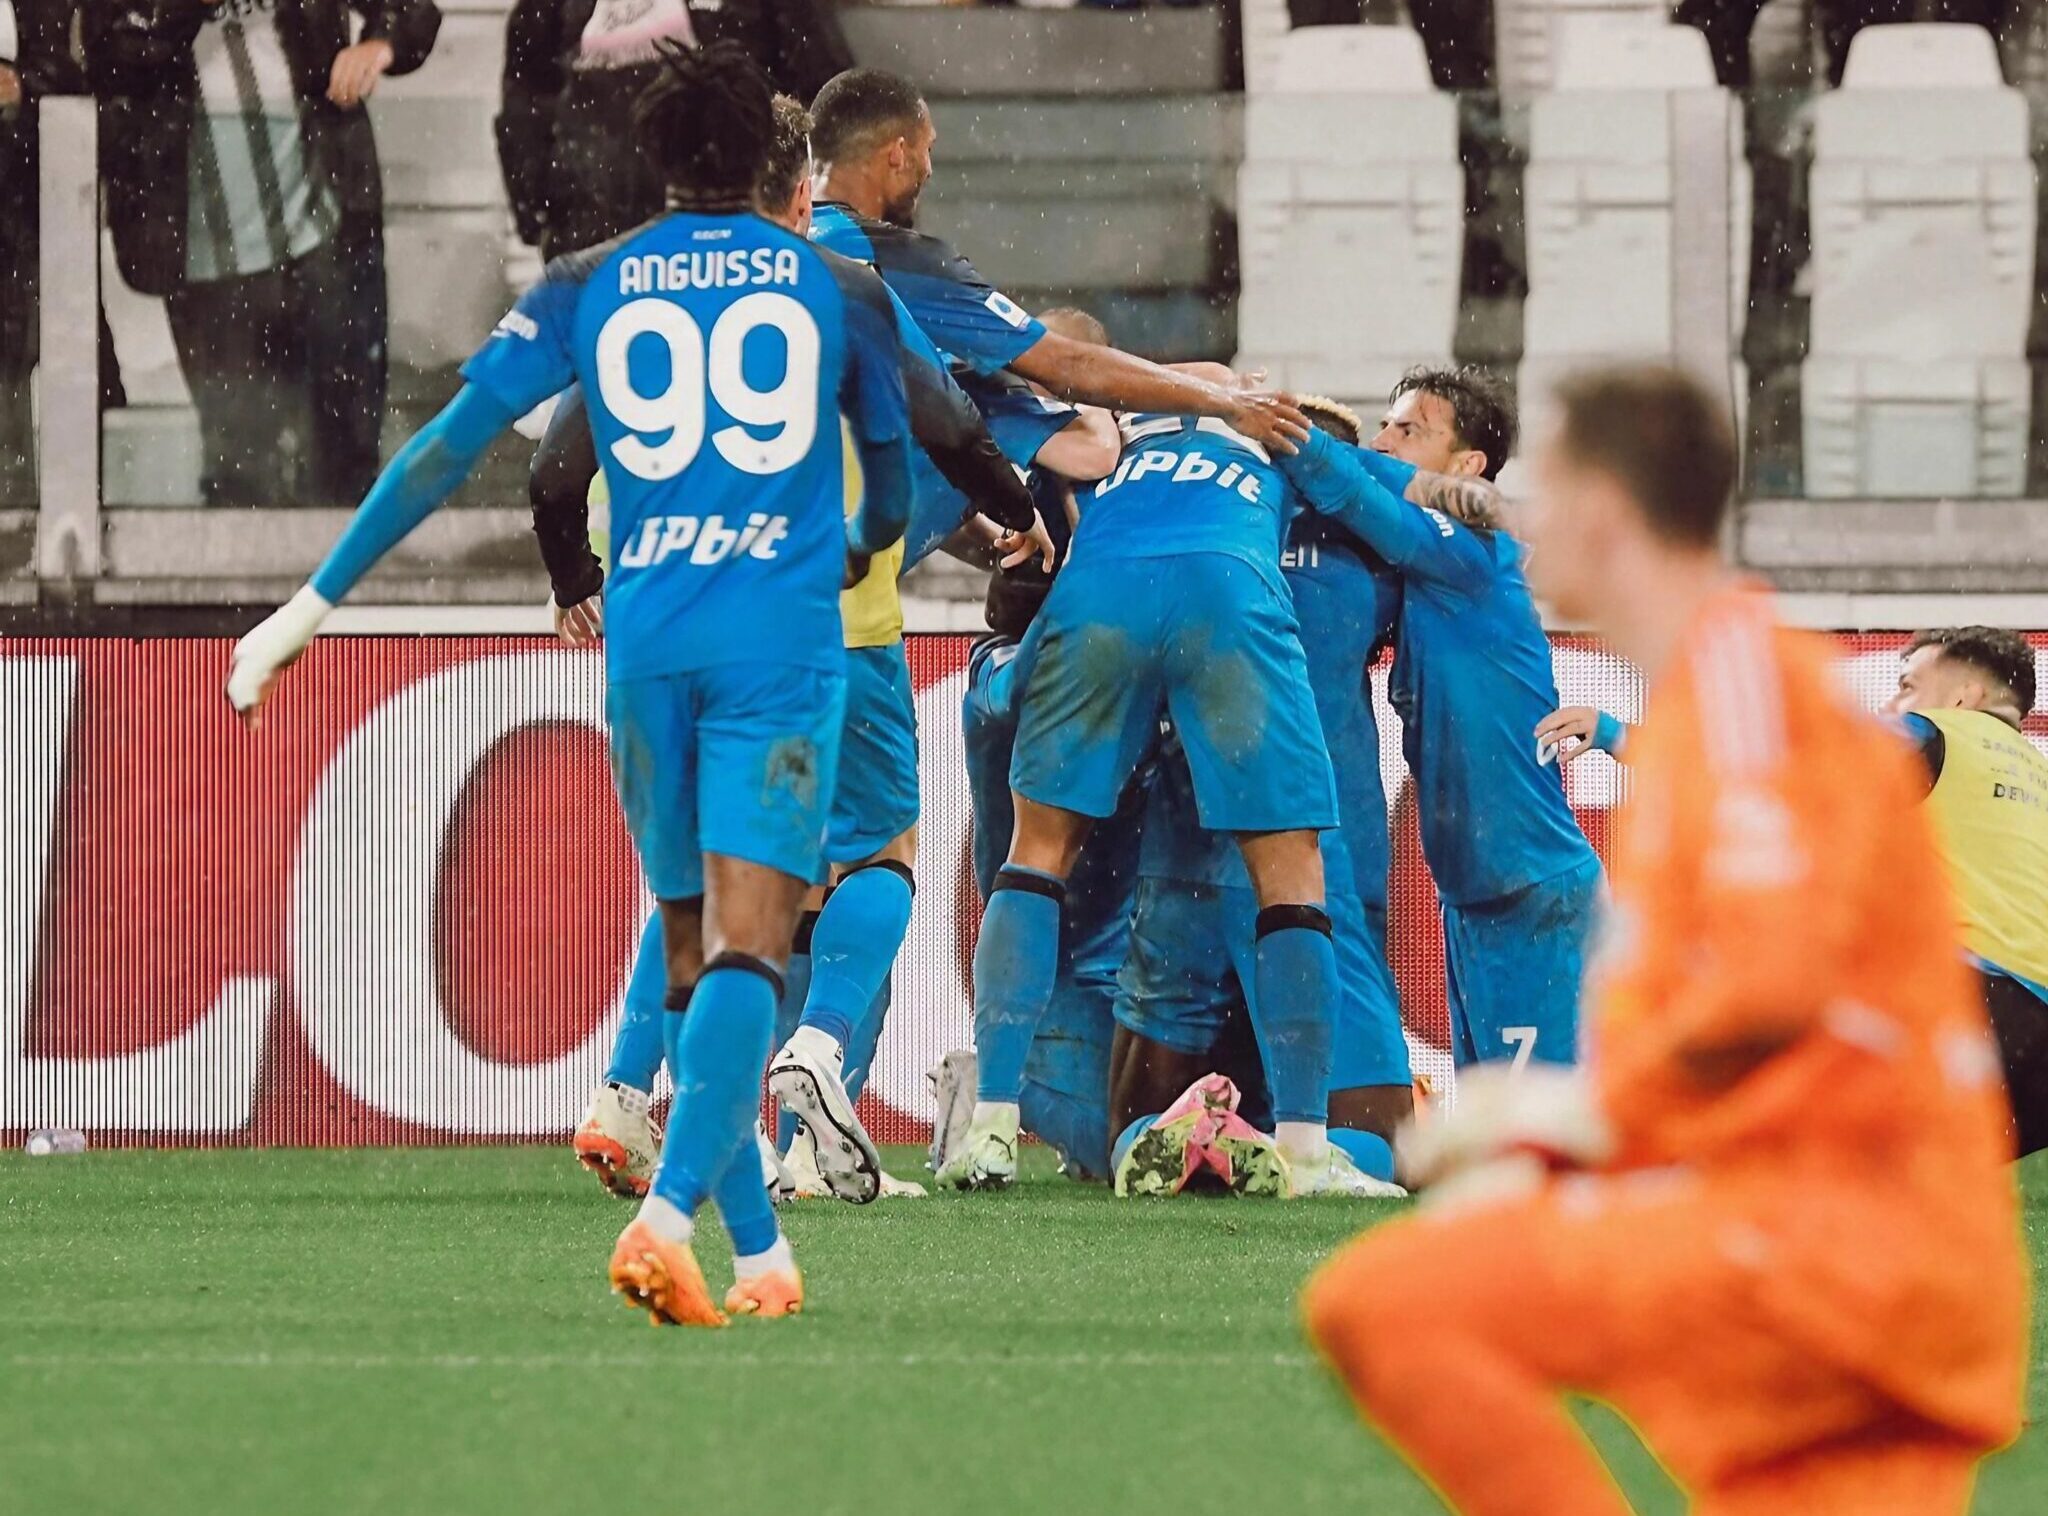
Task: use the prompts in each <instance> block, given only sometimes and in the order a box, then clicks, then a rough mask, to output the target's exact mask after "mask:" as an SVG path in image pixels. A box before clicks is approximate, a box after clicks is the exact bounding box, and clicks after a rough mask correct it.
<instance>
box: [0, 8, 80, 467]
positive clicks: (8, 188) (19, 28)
mask: <svg viewBox="0 0 2048 1516" xmlns="http://www.w3.org/2000/svg"><path fill="white" fill-rule="evenodd" d="M72 8H73V0H0V505H14V504H20V503H24V502H27V501H31V500H33V499H34V498H35V449H34V437H33V430H34V424H35V423H34V420H33V417H32V415H31V410H32V407H31V405H30V401H29V375H30V373H31V372H33V370H34V369H35V366H36V347H37V331H36V275H37V257H38V254H39V246H38V240H37V235H36V229H37V220H38V206H37V202H36V195H37V186H38V183H39V181H40V177H41V176H40V167H39V154H38V152H37V147H36V115H37V112H36V103H37V101H38V100H40V99H41V98H42V97H43V96H44V95H54V94H67V93H75V92H77V91H79V90H82V89H83V88H84V82H85V81H84V77H83V75H82V74H81V73H80V72H79V70H78V66H77V64H76V62H75V61H74V60H73V58H72V56H71V12H72Z"/></svg>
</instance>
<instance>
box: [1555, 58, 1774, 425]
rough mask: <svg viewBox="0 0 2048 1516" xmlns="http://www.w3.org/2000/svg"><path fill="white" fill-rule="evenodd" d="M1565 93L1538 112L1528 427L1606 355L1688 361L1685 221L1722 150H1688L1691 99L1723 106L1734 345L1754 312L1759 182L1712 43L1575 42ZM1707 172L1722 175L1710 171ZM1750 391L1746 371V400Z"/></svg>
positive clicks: (1691, 144)
mask: <svg viewBox="0 0 2048 1516" xmlns="http://www.w3.org/2000/svg"><path fill="white" fill-rule="evenodd" d="M1556 75H1557V77H1556V88H1555V89H1553V90H1551V91H1548V92H1546V93H1544V94H1542V95H1540V96H1538V97H1537V98H1536V100H1535V101H1534V102H1533V103H1532V105H1531V127H1530V139H1531V152H1530V161H1529V169H1528V176H1527V181H1526V189H1525V204H1526V206H1527V216H1528V231H1527V240H1528V249H1529V298H1528V301H1527V303H1526V304H1525V306H1524V307H1523V321H1524V327H1523V354H1524V356H1523V359H1522V365H1521V370H1520V378H1519V385H1518V388H1519V390H1520V393H1521V394H1522V395H1523V396H1524V397H1526V399H1525V404H1524V412H1523V415H1524V422H1525V424H1526V425H1528V426H1529V427H1531V429H1532V430H1533V429H1535V428H1537V427H1539V426H1540V425H1541V420H1542V418H1541V416H1540V415H1539V414H1538V412H1537V410H1536V409H1535V408H1534V407H1535V403H1536V402H1537V401H1538V400H1540V398H1541V396H1542V395H1543V394H1544V393H1545V391H1546V390H1547V388H1548V386H1549V385H1550V383H1551V382H1553V381H1554V380H1555V379H1556V378H1558V377H1559V376H1561V375H1562V374H1563V373H1564V372H1565V371H1566V370H1568V369H1570V368H1571V367H1572V366H1574V365H1575V364H1579V363H1584V362H1586V361H1588V360H1591V359H1596V358H1657V359H1672V358H1675V357H1677V356H1678V331H1679V320H1678V315H1677V312H1676V310H1675V305H1676V302H1677V299H1678V296H1679V293H1680V291H1679V280H1678V269H1679V260H1680V258H1681V256H1683V255H1685V254H1687V253H1689V252H1697V251H1699V250H1698V249H1687V248H1685V247H1682V246H1681V244H1680V238H1679V235H1678V227H1679V221H1678V212H1679V208H1680V202H1681V198H1682V196H1683V194H1684V192H1685V180H1686V176H1687V173H1688V172H1689V170H1691V169H1692V168H1693V167H1695V166H1696V160H1692V159H1689V158H1688V156H1687V154H1688V152H1691V153H1698V154H1701V156H1703V157H1710V156H1711V150H1712V146H1713V144H1712V142H1711V140H1710V141H1708V142H1706V143H1701V142H1696V141H1691V140H1688V139H1687V137H1686V135H1685V134H1686V132H1687V130H1688V128H1689V127H1690V125H1691V121H1692V120H1693V119H1695V118H1691V117H1688V116H1686V115H1683V114H1681V113H1680V112H1679V111H1678V110H1677V108H1676V107H1677V105H1678V97H1679V95H1680V94H1681V93H1682V92H1692V93H1694V94H1696V95H1700V96H1706V97H1710V100H1709V101H1708V110H1707V111H1706V112H1705V114H1704V116H1702V117H1699V118H1697V119H1703V120H1704V121H1705V122H1706V124H1707V127H1708V130H1709V132H1710V133H1711V131H1712V129H1713V128H1714V127H1715V126H1716V125H1717V124H1718V125H1719V126H1720V128H1721V131H1720V136H1721V139H1722V141H1723V142H1724V143H1725V156H1726V162H1727V165H1728V166H1729V175H1730V178H1731V180H1732V184H1733V189H1732V193H1731V194H1730V196H1729V210H1730V214H1729V217H1728V223H1729V229H1730V231H1729V238H1728V260H1727V262H1728V284H1729V292H1730V298H1729V311H1730V314H1731V316H1732V317H1733V321H1732V323H1731V330H1730V332H1729V336H1730V338H1731V340H1732V341H1739V339H1740V326H1741V319H1742V313H1743V311H1744V310H1745V309H1746V308H1747V306H1748V248H1749V216H1748V206H1749V175H1748V171H1747V165H1746V163H1745V161H1744V156H1743V130H1742V118H1741V115H1740V113H1739V112H1737V111H1735V110H1732V109H1730V108H1729V103H1728V100H1727V97H1726V95H1725V93H1724V92H1723V91H1722V90H1721V89H1720V87H1719V86H1718V85H1717V84H1716V83H1715V82H1714V74H1713V65H1712V62H1711V60H1710V59H1709V58H1708V55H1707V45H1706V39H1705V38H1704V37H1702V36H1701V35H1700V34H1699V33H1698V32H1696V31H1693V30H1691V29H1690V28H1687V27H1677V26H1634V27H1623V26H1612V25H1610V26H1600V27H1588V28H1584V29H1581V30H1578V31H1576V32H1574V33H1572V34H1570V35H1569V36H1567V37H1566V38H1565V40H1564V42H1563V47H1562V56H1561V58H1560V60H1559V62H1558V65H1557V70H1556ZM1705 166H1707V167H1710V168H1711V167H1714V166H1715V165H1713V164H1711V163H1709V164H1707V165H1705ZM1745 387H1746V384H1745V382H1744V378H1743V376H1742V375H1741V374H1740V373H1739V371H1738V373H1737V376H1736V382H1735V390H1736V393H1737V394H1740V393H1741V392H1742V391H1743V389H1744V388H1745Z"/></svg>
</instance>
